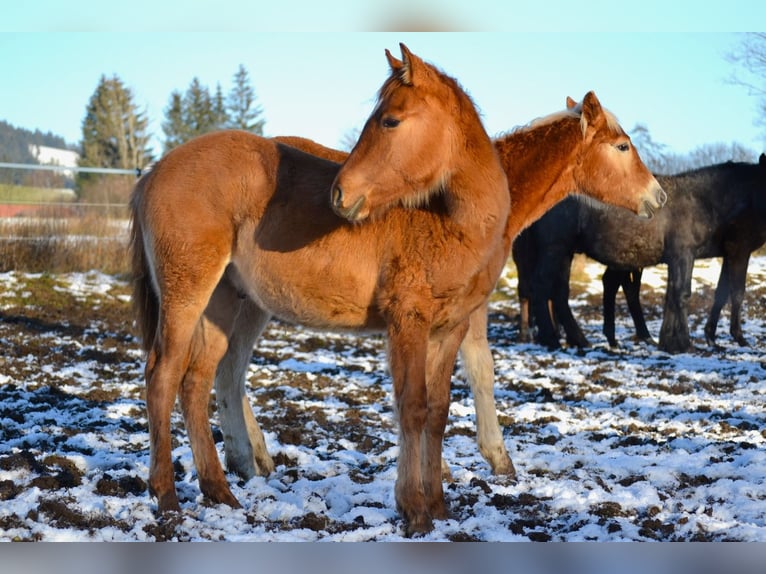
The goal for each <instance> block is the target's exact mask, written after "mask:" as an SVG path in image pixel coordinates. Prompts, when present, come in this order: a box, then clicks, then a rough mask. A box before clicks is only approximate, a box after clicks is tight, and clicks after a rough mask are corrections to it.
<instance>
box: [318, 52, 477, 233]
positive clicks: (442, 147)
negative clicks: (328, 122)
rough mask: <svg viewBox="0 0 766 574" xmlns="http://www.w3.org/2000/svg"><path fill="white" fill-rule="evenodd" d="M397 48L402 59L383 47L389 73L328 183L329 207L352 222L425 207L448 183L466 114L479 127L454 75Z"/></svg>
mask: <svg viewBox="0 0 766 574" xmlns="http://www.w3.org/2000/svg"><path fill="white" fill-rule="evenodd" d="M400 47H401V51H402V59H401V60H398V59H397V58H395V57H394V56H392V55H391V53H390V52H389V51H388V50H386V57H387V58H388V63H389V65H390V67H391V75H390V77H389V78H388V79H387V80H386V82H385V83H384V84H383V86H382V87H381V89H380V93H379V95H378V102H377V105H376V106H375V109H374V110H373V112H372V115H371V116H370V117H369V119H368V120H367V122H366V123H365V126H364V129H363V130H362V133H361V135H360V137H359V141H358V142H357V144H356V146H355V147H354V149H353V150H352V151H351V154H350V155H349V157H348V159H347V160H346V162H345V164H344V165H343V167H342V168H341V170H340V172H339V173H338V176H337V177H336V179H335V183H334V184H333V186H332V192H331V195H332V198H331V199H332V207H333V209H334V210H335V212H336V213H337V214H338V215H340V216H341V217H343V218H345V219H348V220H350V221H361V220H363V219H365V218H367V217H368V216H370V215H371V214H375V213H376V212H378V213H380V212H381V211H383V210H385V209H386V208H387V207H390V206H393V205H404V206H408V207H416V206H419V205H422V204H425V203H426V202H427V201H428V199H429V198H430V197H431V195H432V194H435V193H439V191H441V190H442V189H444V188H445V187H446V186H447V185H449V180H450V176H451V174H452V173H453V172H454V171H455V162H458V161H461V158H460V156H461V153H460V152H459V150H460V148H461V147H465V146H466V144H465V137H466V135H465V134H466V130H467V129H471V128H470V127H468V126H471V125H473V123H472V122H471V121H470V120H469V116H470V115H471V114H473V115H474V116H475V119H476V121H475V124H478V125H481V122H480V120H479V119H478V114H477V113H476V110H475V108H474V106H473V102H471V101H470V98H468V96H467V95H465V92H463V91H462V90H461V89H460V88H459V86H458V85H457V82H456V81H455V80H453V79H452V78H449V77H448V76H445V75H444V74H442V73H441V72H440V71H438V70H437V69H436V68H435V67H433V66H432V65H430V64H427V63H425V62H423V60H421V59H420V58H418V57H417V56H415V55H414V54H412V53H411V52H410V51H409V50H408V49H407V47H406V46H405V45H404V44H400ZM481 129H482V130H483V128H481Z"/></svg>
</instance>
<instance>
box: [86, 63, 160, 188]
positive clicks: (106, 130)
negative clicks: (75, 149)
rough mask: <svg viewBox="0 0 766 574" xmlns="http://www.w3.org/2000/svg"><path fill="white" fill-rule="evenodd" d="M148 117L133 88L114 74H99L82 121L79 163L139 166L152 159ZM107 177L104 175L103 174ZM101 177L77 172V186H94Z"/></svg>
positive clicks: (118, 166)
mask: <svg viewBox="0 0 766 574" xmlns="http://www.w3.org/2000/svg"><path fill="white" fill-rule="evenodd" d="M148 125H149V120H148V118H147V116H146V113H145V112H142V111H140V110H139V109H138V106H137V105H136V104H135V103H134V101H133V92H132V90H130V88H128V87H126V86H125V84H124V83H123V82H122V80H121V79H120V78H119V77H118V76H117V75H114V76H112V77H111V78H107V77H106V76H101V79H100V80H99V83H98V86H97V87H96V90H95V91H94V92H93V95H92V96H91V98H90V101H89V102H88V105H87V106H86V109H85V118H84V119H83V121H82V149H81V153H80V165H81V166H85V167H104V168H117V169H136V170H141V169H143V168H145V167H146V166H147V165H149V164H150V163H151V162H152V159H153V158H152V153H151V149H150V148H149V147H148V143H149V139H150V134H149V133H148V131H147V129H148ZM107 177H108V176H107ZM102 179H103V178H101V177H98V176H94V175H93V174H87V173H80V174H79V175H78V177H77V188H78V189H79V190H80V192H81V194H82V191H83V189H84V188H85V187H90V188H95V187H97V186H98V185H99V181H101V180H102Z"/></svg>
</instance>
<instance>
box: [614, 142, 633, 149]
mask: <svg viewBox="0 0 766 574" xmlns="http://www.w3.org/2000/svg"><path fill="white" fill-rule="evenodd" d="M614 147H616V148H617V149H618V150H620V151H628V150H629V149H630V144H627V143H621V144H615V146H614Z"/></svg>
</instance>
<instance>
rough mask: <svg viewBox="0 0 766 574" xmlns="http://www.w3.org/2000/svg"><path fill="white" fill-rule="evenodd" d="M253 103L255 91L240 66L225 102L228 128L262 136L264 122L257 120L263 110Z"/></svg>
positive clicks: (245, 72)
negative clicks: (227, 111) (227, 113)
mask: <svg viewBox="0 0 766 574" xmlns="http://www.w3.org/2000/svg"><path fill="white" fill-rule="evenodd" d="M255 101H256V98H255V90H254V89H253V87H252V85H251V84H250V76H249V75H248V73H247V70H246V69H245V67H244V66H243V65H242V64H240V65H239V69H238V70H237V72H236V73H235V74H234V85H233V86H232V88H231V91H230V92H229V97H228V100H227V106H228V110H229V127H232V128H236V129H240V130H246V131H249V132H252V133H254V134H257V135H263V125H264V124H265V123H266V122H265V121H264V120H262V119H259V118H260V117H261V114H262V113H263V110H262V109H261V107H260V106H258V105H256V104H255Z"/></svg>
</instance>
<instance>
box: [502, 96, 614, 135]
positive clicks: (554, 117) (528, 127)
mask: <svg viewBox="0 0 766 574" xmlns="http://www.w3.org/2000/svg"><path fill="white" fill-rule="evenodd" d="M602 109H603V110H604V117H606V125H607V126H608V127H609V129H610V130H611V131H612V132H613V133H615V134H622V133H624V131H623V129H622V127H621V126H620V123H619V122H618V121H617V117H616V116H615V115H614V114H613V113H612V112H610V111H609V110H607V109H606V108H602ZM564 118H578V119H579V120H580V123H581V125H582V129H583V133H584V132H585V127H586V126H585V124H584V123H583V122H584V120H583V116H582V103H581V102H580V103H578V104H577V105H576V106H575V107H574V108H568V109H566V110H561V111H558V112H553V113H552V114H548V115H547V116H542V117H539V118H535V119H534V120H532V121H531V122H529V123H527V124H523V125H520V126H516V127H515V128H513V129H511V130H510V131H508V132H504V133H501V134H499V135H498V136H497V138H496V139H503V138H506V137H509V136H511V135H514V134H518V133H523V132H527V131H532V130H535V129H537V128H540V127H543V126H547V125H550V124H554V123H556V122H558V121H560V120H562V119H564Z"/></svg>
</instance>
